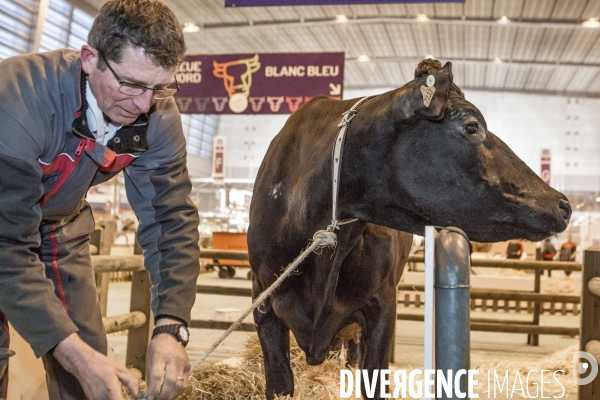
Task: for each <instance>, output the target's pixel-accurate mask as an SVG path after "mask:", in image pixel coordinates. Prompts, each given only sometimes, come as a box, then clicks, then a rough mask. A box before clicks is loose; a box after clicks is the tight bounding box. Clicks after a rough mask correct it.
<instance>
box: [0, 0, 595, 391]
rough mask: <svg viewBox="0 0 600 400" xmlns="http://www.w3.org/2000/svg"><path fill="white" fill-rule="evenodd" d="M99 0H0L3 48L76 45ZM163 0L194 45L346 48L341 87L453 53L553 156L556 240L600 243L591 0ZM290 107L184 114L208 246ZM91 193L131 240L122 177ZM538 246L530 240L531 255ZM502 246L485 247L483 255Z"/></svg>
mask: <svg viewBox="0 0 600 400" xmlns="http://www.w3.org/2000/svg"><path fill="white" fill-rule="evenodd" d="M104 2H105V1H104V0H2V1H0V60H2V59H4V58H7V57H9V56H12V55H17V54H22V53H27V52H36V51H47V50H53V49H56V48H63V47H70V48H75V49H78V48H79V47H80V46H81V44H83V43H85V40H86V37H87V32H88V30H89V28H90V26H91V24H92V21H93V16H94V15H95V14H96V13H97V10H98V9H99V8H100V7H101V6H102V4H104ZM164 2H165V3H166V4H167V5H168V6H169V7H171V8H172V9H173V10H174V11H175V13H176V14H177V16H178V17H179V19H180V21H181V23H182V25H184V27H185V30H186V41H187V45H188V53H189V54H190V55H194V54H200V55H202V54H255V53H261V54H264V53H307V52H310V53H324V52H327V53H332V52H343V53H344V61H345V62H344V79H343V98H345V99H350V98H355V97H360V96H364V95H370V94H377V93H382V92H384V91H388V90H391V89H394V88H397V87H399V86H401V85H403V84H404V83H406V82H407V81H409V80H411V79H412V76H413V73H414V69H415V67H416V65H417V63H418V62H419V61H420V60H422V59H423V58H427V57H433V58H436V59H439V60H440V61H442V63H444V62H446V61H451V62H452V63H453V73H454V80H455V82H456V83H457V84H458V85H459V86H460V87H461V88H462V89H463V90H464V91H465V94H466V97H467V99H469V100H470V101H471V102H472V103H474V104H475V105H476V106H478V107H479V108H480V110H481V111H482V114H483V115H484V116H485V118H486V120H487V124H488V128H489V129H490V130H491V131H492V132H494V133H495V134H496V135H497V136H499V137H500V138H501V139H502V140H504V141H505V142H506V143H507V144H508V145H509V146H510V147H511V148H512V149H513V150H514V151H515V152H516V153H517V155H519V156H520V157H521V158H522V159H523V160H524V161H525V162H526V163H527V164H528V165H529V166H530V167H531V168H532V169H533V170H534V171H536V172H538V173H540V174H541V171H542V162H543V161H544V162H546V163H547V164H549V165H550V175H549V176H548V177H547V178H549V179H550V184H551V185H552V186H553V187H555V188H556V189H558V190H560V191H562V192H564V193H565V194H566V195H567V197H568V198H569V199H570V200H571V203H572V205H573V209H574V213H573V217H572V219H571V225H570V226H569V228H568V230H567V231H566V232H564V234H561V235H560V236H559V237H555V238H552V241H553V242H554V244H555V245H560V244H561V243H562V242H563V241H564V240H565V239H566V237H567V235H572V237H573V239H574V240H575V241H576V242H577V243H578V245H579V246H578V252H579V253H578V256H577V258H578V260H581V250H582V249H585V248H586V247H588V246H589V245H591V244H600V209H599V204H600V157H598V154H600V113H599V112H598V110H600V22H599V18H600V0H465V1H464V2H463V3H453V2H451V3H435V4H370V5H369V4H363V5H338V6H294V7H289V6H286V7H239V8H224V7H223V3H224V0H164ZM286 118H287V115H232V114H221V115H218V114H186V115H183V117H182V119H183V126H184V131H185V134H186V136H187V139H188V152H189V165H188V167H189V170H190V173H191V176H192V179H193V182H194V190H193V193H192V196H193V199H194V201H195V202H196V203H197V205H198V207H199V210H200V213H201V216H202V224H201V226H200V227H199V229H200V231H201V233H202V245H203V246H210V245H211V244H212V241H213V234H214V233H223V232H230V233H234V232H238V233H242V234H243V232H244V231H245V229H246V227H247V223H248V213H247V212H248V207H249V204H250V200H251V196H252V189H253V182H254V178H255V176H256V173H257V171H258V168H259V166H260V163H261V161H262V158H263V155H264V154H265V152H266V149H267V147H268V145H269V143H270V141H271V139H272V138H273V137H274V136H275V135H276V134H277V132H278V131H279V130H280V129H281V127H282V126H283V124H284V123H285V121H286ZM215 136H218V137H224V138H225V139H226V150H225V157H224V161H225V169H224V179H223V181H222V182H215V181H214V179H213V177H212V175H213V138H214V137H215ZM543 152H546V153H544V154H545V156H549V160H548V158H546V159H544V160H543V159H542V155H543ZM88 201H90V203H92V206H93V207H94V213H95V217H96V221H97V222H98V223H99V224H100V225H103V226H104V227H105V228H109V229H112V230H113V231H114V236H113V238H114V241H112V240H111V242H112V244H113V250H116V253H117V254H128V253H129V252H133V251H134V232H135V225H136V220H135V216H134V214H133V213H132V211H131V208H130V207H129V205H128V203H127V200H126V196H125V192H124V189H123V184H122V177H121V176H119V177H117V178H115V179H113V180H112V181H111V182H110V183H108V184H104V185H101V186H99V187H96V188H94V189H92V190H91V191H90V193H89V194H88ZM217 238H218V235H217V236H215V237H214V239H215V240H217ZM219 240H224V242H223V244H222V246H229V247H230V248H231V246H233V248H235V249H241V248H243V247H244V244H245V243H244V240H243V235H242V239H241V241H240V237H235V238H233V237H230V238H228V239H223V238H222V237H220V238H219ZM215 244H216V242H215ZM535 246H536V244H533V243H531V244H526V250H527V254H528V256H529V257H533V256H534V253H535ZM505 250H506V244H500V245H495V246H493V247H492V248H491V249H490V248H488V249H487V251H488V254H489V255H490V256H504V255H505ZM574 275H575V274H574ZM562 276H564V275H561V277H562ZM496 282H498V280H496ZM579 286H580V285H579ZM578 289H580V288H579V287H577V285H571V286H570V287H569V288H568V289H566V291H567V292H571V291H576V290H578ZM561 290H563V289H561ZM412 344H414V343H412ZM192 348H193V346H192ZM41 379H43V377H42V378H41Z"/></svg>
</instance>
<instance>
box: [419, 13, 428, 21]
mask: <svg viewBox="0 0 600 400" xmlns="http://www.w3.org/2000/svg"><path fill="white" fill-rule="evenodd" d="M417 21H421V22H425V21H429V18H427V15H425V14H417Z"/></svg>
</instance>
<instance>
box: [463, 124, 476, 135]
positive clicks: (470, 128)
mask: <svg viewBox="0 0 600 400" xmlns="http://www.w3.org/2000/svg"><path fill="white" fill-rule="evenodd" d="M463 130H464V131H465V133H467V134H469V135H475V134H477V132H479V124H478V123H477V122H469V123H468V124H466V125H465V126H464V127H463Z"/></svg>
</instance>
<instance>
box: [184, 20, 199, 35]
mask: <svg viewBox="0 0 600 400" xmlns="http://www.w3.org/2000/svg"><path fill="white" fill-rule="evenodd" d="M182 30H183V31H184V32H187V33H191V32H198V31H199V30H200V27H199V26H198V25H197V24H195V23H193V22H185V23H184V24H183V29H182Z"/></svg>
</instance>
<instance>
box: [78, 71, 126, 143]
mask: <svg viewBox="0 0 600 400" xmlns="http://www.w3.org/2000/svg"><path fill="white" fill-rule="evenodd" d="M85 98H86V100H87V102H88V105H89V107H88V109H87V110H86V117H87V122H88V127H89V128H90V132H92V133H93V134H94V136H95V137H96V142H98V143H100V144H103V145H106V144H107V143H108V141H109V140H110V139H112V138H113V136H115V134H116V133H117V131H118V130H119V129H121V128H122V127H123V124H118V123H115V122H112V121H111V122H109V123H108V125H106V123H105V122H104V114H103V113H102V111H100V108H99V107H98V102H97V101H96V98H95V97H94V94H93V93H92V90H91V89H90V83H89V81H86V84H85ZM98 128H100V129H98Z"/></svg>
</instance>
